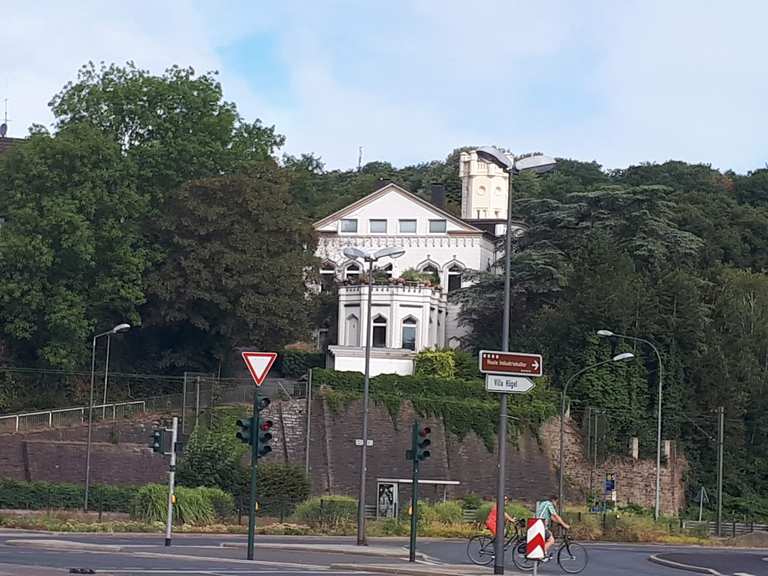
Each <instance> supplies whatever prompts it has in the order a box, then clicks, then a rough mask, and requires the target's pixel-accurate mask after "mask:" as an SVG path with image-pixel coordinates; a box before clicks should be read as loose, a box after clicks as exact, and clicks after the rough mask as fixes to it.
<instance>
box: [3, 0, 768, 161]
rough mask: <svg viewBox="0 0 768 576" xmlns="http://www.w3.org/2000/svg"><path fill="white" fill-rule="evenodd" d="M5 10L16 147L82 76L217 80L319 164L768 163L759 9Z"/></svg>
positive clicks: (491, 5)
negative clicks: (498, 154) (105, 65)
mask: <svg viewBox="0 0 768 576" xmlns="http://www.w3.org/2000/svg"><path fill="white" fill-rule="evenodd" d="M78 7H79V9H78V10H71V9H68V8H67V6H66V5H65V3H59V2H34V3H31V2H16V1H14V0H12V1H11V2H6V3H5V4H4V15H3V18H4V20H5V25H4V32H3V34H2V35H0V98H8V100H9V102H8V109H9V118H10V120H11V124H10V126H11V135H16V136H20V135H23V134H24V133H25V132H26V130H27V128H28V126H29V125H30V124H32V123H42V124H49V123H50V121H51V117H50V113H49V111H48V108H47V102H48V101H49V99H50V97H51V95H53V94H54V93H55V92H56V91H57V90H59V89H60V87H61V86H62V85H63V84H64V83H66V82H67V81H69V80H71V79H72V78H74V77H75V74H76V71H77V68H78V67H79V66H80V65H82V64H83V63H85V62H87V61H89V60H93V61H96V62H98V61H101V60H104V61H107V62H125V61H126V60H133V61H135V62H136V63H137V64H138V65H139V66H142V67H144V68H148V69H150V70H153V71H162V70H163V69H164V68H166V67H167V66H170V65H172V64H179V65H191V66H193V67H195V68H196V69H198V70H218V71H219V72H220V77H221V81H222V84H223V85H224V89H225V94H226V97H227V99H229V100H232V101H234V102H236V103H237V105H238V108H239V109H240V111H241V113H242V114H243V116H245V117H246V118H248V119H254V118H260V119H261V120H262V121H263V122H264V123H266V124H270V125H271V124H274V125H276V127H277V129H278V131H279V132H281V133H282V134H285V136H286V137H287V143H286V146H285V149H284V151H285V152H287V153H291V154H299V153H302V152H312V153H314V154H316V155H318V156H320V157H321V158H322V159H323V160H324V161H325V163H326V165H327V166H328V167H329V168H348V167H351V166H354V165H355V163H356V162H357V151H358V147H359V146H363V148H364V160H365V161H372V160H384V161H390V162H392V163H393V164H395V165H399V166H402V165H405V164H412V163H418V162H426V161H429V160H433V159H440V158H444V157H445V156H446V155H447V154H448V153H449V152H450V151H451V150H452V149H453V148H456V147H458V146H466V145H483V144H496V145H501V146H505V147H507V148H509V149H511V150H513V151H515V152H519V153H523V152H526V151H532V150H536V151H543V152H547V153H549V154H552V155H556V156H565V157H572V158H578V159H582V160H597V161H598V162H600V163H602V164H603V165H605V166H606V167H609V168H619V167H624V166H627V165H629V164H632V163H639V162H644V161H657V162H661V161H665V160H668V159H681V160H686V161H690V162H705V163H710V164H712V165H713V166H715V167H718V168H721V169H729V168H730V169H735V170H737V171H739V172H745V171H747V170H751V169H756V168H760V167H763V166H765V165H766V162H768V114H766V113H765V102H768V74H766V71H765V70H766V68H768V66H766V54H768V39H767V37H766V34H765V23H766V22H768V2H765V1H763V0H731V1H728V2H727V1H725V0H722V1H717V2H715V1H711V0H697V1H691V0H666V1H659V0H646V1H635V0H622V1H620V2H616V1H609V0H605V1H597V0H594V1H592V0H580V1H570V0H562V1H548V0H541V1H539V2H530V1H527V2H521V1H517V0H486V1H485V2H480V3H469V2H464V1H456V0H386V1H384V0H381V1H374V0H356V1H352V0H304V1H297V0H283V1H281V2H268V1H266V0H260V1H234V0H227V1H220V2H203V1H194V2H191V1H183V0H167V1H164V2H150V1H146V0H138V1H135V2H131V3H121V2H117V1H111V2H109V1H108V2H97V1H95V0H82V1H80V2H78Z"/></svg>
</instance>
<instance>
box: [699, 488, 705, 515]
mask: <svg viewBox="0 0 768 576" xmlns="http://www.w3.org/2000/svg"><path fill="white" fill-rule="evenodd" d="M703 512H704V486H702V487H701V490H699V522H701V516H702V513H703Z"/></svg>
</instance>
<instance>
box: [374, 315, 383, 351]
mask: <svg viewBox="0 0 768 576" xmlns="http://www.w3.org/2000/svg"><path fill="white" fill-rule="evenodd" d="M371 344H372V345H373V347H374V348H386V347H387V319H386V318H385V317H384V316H382V315H381V314H377V315H376V316H374V318H373V341H372V342H371Z"/></svg>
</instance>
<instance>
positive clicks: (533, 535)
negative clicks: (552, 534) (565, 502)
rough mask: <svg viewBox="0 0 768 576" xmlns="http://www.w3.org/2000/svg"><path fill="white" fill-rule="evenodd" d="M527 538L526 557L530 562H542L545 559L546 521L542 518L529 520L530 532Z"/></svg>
mask: <svg viewBox="0 0 768 576" xmlns="http://www.w3.org/2000/svg"><path fill="white" fill-rule="evenodd" d="M526 536H527V538H526V547H525V557H526V558H528V559H529V560H541V559H542V558H544V542H545V530H544V521H543V520H542V519H541V518H528V532H527V533H526Z"/></svg>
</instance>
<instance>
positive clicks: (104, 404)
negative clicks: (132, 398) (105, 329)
mask: <svg viewBox="0 0 768 576" xmlns="http://www.w3.org/2000/svg"><path fill="white" fill-rule="evenodd" d="M110 342H112V335H111V334H107V360H106V361H105V362H104V399H103V400H102V402H101V419H102V420H105V419H106V417H107V382H109V344H110Z"/></svg>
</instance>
